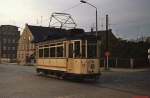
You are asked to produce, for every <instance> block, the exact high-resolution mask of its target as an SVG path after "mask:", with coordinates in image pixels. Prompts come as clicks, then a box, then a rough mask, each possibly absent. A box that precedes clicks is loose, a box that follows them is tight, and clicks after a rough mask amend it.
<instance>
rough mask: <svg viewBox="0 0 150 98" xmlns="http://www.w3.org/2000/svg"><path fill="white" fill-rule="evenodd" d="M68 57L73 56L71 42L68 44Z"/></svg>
mask: <svg viewBox="0 0 150 98" xmlns="http://www.w3.org/2000/svg"><path fill="white" fill-rule="evenodd" d="M69 58H73V44H72V43H71V44H69Z"/></svg>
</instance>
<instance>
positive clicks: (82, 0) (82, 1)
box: [80, 0, 99, 58]
mask: <svg viewBox="0 0 150 98" xmlns="http://www.w3.org/2000/svg"><path fill="white" fill-rule="evenodd" d="M80 2H81V3H86V4H88V5H90V6H92V7H94V8H95V9H96V15H95V16H96V22H95V23H96V40H97V57H98V58H99V48H98V47H99V44H98V43H99V42H98V19H97V16H98V15H97V7H96V6H94V5H93V4H91V3H89V2H87V1H84V0H81V1H80Z"/></svg>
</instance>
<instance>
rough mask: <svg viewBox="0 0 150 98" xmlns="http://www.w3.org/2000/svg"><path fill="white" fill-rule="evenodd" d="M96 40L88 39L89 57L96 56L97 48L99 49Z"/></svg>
mask: <svg viewBox="0 0 150 98" xmlns="http://www.w3.org/2000/svg"><path fill="white" fill-rule="evenodd" d="M96 43H97V42H96V41H95V40H88V41H87V57H88V58H96V50H97V45H96Z"/></svg>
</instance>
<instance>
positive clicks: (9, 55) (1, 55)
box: [0, 25, 20, 63]
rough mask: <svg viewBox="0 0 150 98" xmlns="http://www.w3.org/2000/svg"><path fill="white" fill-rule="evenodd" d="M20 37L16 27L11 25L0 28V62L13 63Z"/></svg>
mask: <svg viewBox="0 0 150 98" xmlns="http://www.w3.org/2000/svg"><path fill="white" fill-rule="evenodd" d="M19 37H20V32H19V31H18V27H16V26H12V25H1V26H0V61H1V63H3V62H15V61H16V57H17V44H18V39H19Z"/></svg>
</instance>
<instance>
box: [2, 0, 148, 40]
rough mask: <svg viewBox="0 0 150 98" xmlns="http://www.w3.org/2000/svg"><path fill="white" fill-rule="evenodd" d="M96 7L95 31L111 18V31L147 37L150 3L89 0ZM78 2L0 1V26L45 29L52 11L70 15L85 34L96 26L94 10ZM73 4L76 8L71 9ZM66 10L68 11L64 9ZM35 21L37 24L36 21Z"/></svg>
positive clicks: (47, 0) (141, 1) (137, 0)
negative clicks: (35, 26)
mask: <svg viewBox="0 0 150 98" xmlns="http://www.w3.org/2000/svg"><path fill="white" fill-rule="evenodd" d="M88 2H89V3H91V4H93V5H95V6H96V7H97V8H98V29H99V30H102V29H105V28H104V27H103V28H102V26H101V25H102V24H105V15H106V14H109V16H110V24H111V25H110V28H111V29H112V30H113V32H114V34H115V35H116V36H119V37H123V38H125V39H133V38H134V39H136V38H137V37H140V36H150V6H149V5H150V0H88ZM79 3H80V0H0V25H3V24H11V25H17V26H18V27H21V28H23V27H24V25H25V23H28V24H31V25H37V23H39V24H38V25H41V23H40V20H41V16H42V17H43V18H42V25H44V26H48V23H49V21H48V19H49V17H50V15H51V13H52V12H62V11H64V10H65V12H66V13H70V14H71V15H72V17H73V18H74V20H75V21H76V23H77V25H78V27H81V28H84V29H85V30H86V31H88V30H90V28H91V27H93V26H95V9H94V8H92V7H91V6H89V5H87V4H80V5H78V4H79ZM74 5H78V6H77V7H75V8H72V9H70V10H69V8H71V7H72V6H74ZM66 9H67V10H66ZM37 20H38V21H37Z"/></svg>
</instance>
